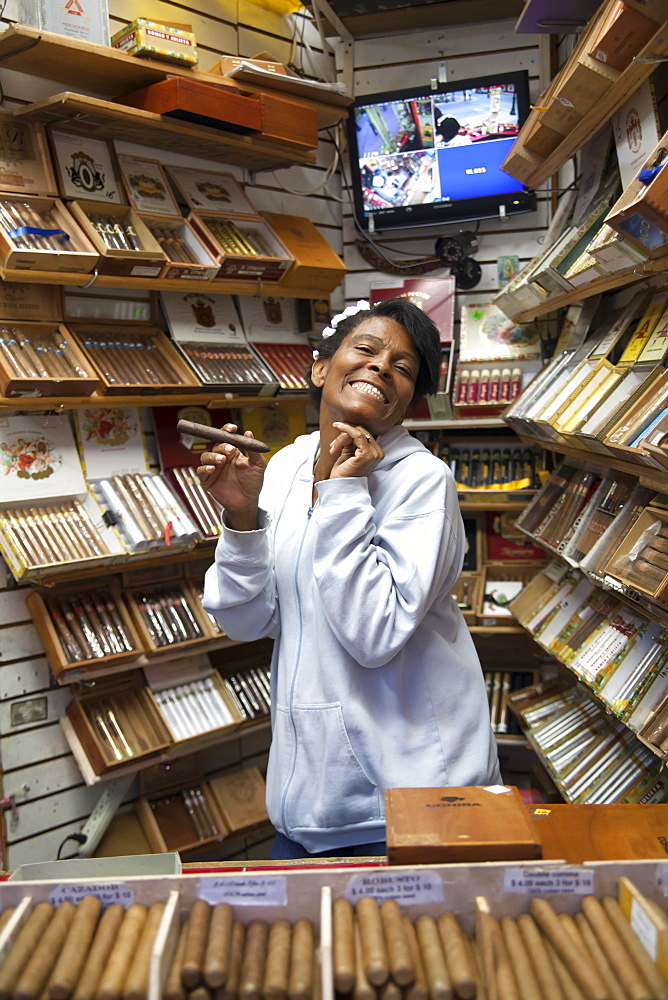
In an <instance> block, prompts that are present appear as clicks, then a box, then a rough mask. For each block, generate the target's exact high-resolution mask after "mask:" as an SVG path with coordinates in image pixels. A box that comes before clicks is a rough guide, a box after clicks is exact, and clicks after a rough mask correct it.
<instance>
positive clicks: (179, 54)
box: [111, 17, 199, 66]
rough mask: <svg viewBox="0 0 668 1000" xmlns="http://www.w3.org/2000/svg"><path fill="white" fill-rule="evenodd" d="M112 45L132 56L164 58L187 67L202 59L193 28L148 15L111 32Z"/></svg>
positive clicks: (166, 60)
mask: <svg viewBox="0 0 668 1000" xmlns="http://www.w3.org/2000/svg"><path fill="white" fill-rule="evenodd" d="M187 27H188V28H189V27H190V26H189V25H188V26H187ZM111 45H112V47H113V48H115V49H121V51H122V52H127V53H128V54H129V55H131V56H145V57H147V58H152V59H164V60H165V62H175V63H180V64H181V65H186V66H195V65H196V64H197V61H198V59H199V56H198V52H197V39H196V38H195V36H194V34H193V33H192V31H189V30H186V27H184V26H179V25H177V24H175V23H172V22H164V21H163V22H160V21H151V20H149V19H148V18H145V17H138V18H136V19H135V20H134V21H130V23H129V24H126V25H125V27H124V28H121V29H120V30H119V31H117V32H116V33H115V34H114V35H112V36H111Z"/></svg>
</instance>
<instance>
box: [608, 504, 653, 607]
mask: <svg viewBox="0 0 668 1000" xmlns="http://www.w3.org/2000/svg"><path fill="white" fill-rule="evenodd" d="M667 542H668V511H667V510H665V509H661V508H660V507H658V506H653V505H650V506H649V507H646V508H645V510H644V511H643V512H642V514H640V516H639V517H638V519H637V520H636V521H635V522H634V523H633V524H632V526H631V527H630V528H629V530H628V532H627V533H626V534H625V536H624V538H623V539H621V540H620V544H619V545H618V547H617V548H616V549H615V551H614V553H613V554H612V556H611V557H610V558H609V559H608V562H607V564H606V567H605V572H606V575H607V576H610V577H613V578H614V579H615V580H619V581H620V582H621V583H622V584H624V585H625V586H626V587H627V588H629V589H630V590H632V591H633V590H635V591H641V593H643V594H647V595H648V596H649V597H651V598H652V600H653V601H654V602H656V603H657V604H659V605H663V604H665V602H666V598H667V597H668V551H665V550H666V549H668V544H666V543H667Z"/></svg>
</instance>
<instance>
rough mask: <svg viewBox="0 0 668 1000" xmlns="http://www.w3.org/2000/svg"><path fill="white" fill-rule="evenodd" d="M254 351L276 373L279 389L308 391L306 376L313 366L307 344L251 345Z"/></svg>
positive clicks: (311, 353)
mask: <svg viewBox="0 0 668 1000" xmlns="http://www.w3.org/2000/svg"><path fill="white" fill-rule="evenodd" d="M253 347H254V348H255V350H256V351H257V352H258V354H260V356H261V357H262V358H263V359H264V361H266V363H267V364H268V365H269V367H270V368H271V370H272V371H274V372H276V375H277V376H278V380H279V382H280V385H281V389H286V390H292V391H304V390H308V387H309V386H308V382H307V381H306V375H307V374H308V372H310V370H311V365H312V364H313V351H312V349H311V348H310V347H309V345H308V344H265V343H261V344H256V343H254V344H253Z"/></svg>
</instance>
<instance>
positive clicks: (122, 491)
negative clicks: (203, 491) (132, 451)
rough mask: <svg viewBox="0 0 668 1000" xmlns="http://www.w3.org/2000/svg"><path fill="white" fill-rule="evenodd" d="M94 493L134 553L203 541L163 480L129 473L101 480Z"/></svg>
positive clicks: (194, 525)
mask: <svg viewBox="0 0 668 1000" xmlns="http://www.w3.org/2000/svg"><path fill="white" fill-rule="evenodd" d="M93 489H94V492H95V495H96V497H97V499H98V502H99V503H100V506H102V507H103V508H104V509H105V510H106V511H107V513H108V516H109V518H110V520H111V522H112V523H113V524H114V525H115V526H116V527H117V528H118V531H119V533H120V534H121V537H122V539H123V542H124V543H125V545H126V546H127V548H128V549H129V550H130V551H131V552H140V551H144V550H146V549H152V548H156V547H158V546H161V545H170V544H172V543H173V542H179V543H182V544H185V543H191V542H193V541H194V540H195V539H197V538H201V532H200V530H199V528H198V527H197V525H196V524H195V522H194V521H193V520H192V518H191V517H190V514H189V513H188V512H187V511H186V509H185V508H184V506H183V505H182V504H181V503H180V501H179V499H178V497H177V496H176V494H175V493H174V491H173V490H172V488H171V487H170V485H169V484H168V483H167V482H166V481H165V480H164V479H163V478H162V476H159V475H151V474H150V473H144V474H141V473H138V472H137V473H126V474H125V475H122V476H112V477H111V479H100V480H98V481H97V482H96V483H94V484H93Z"/></svg>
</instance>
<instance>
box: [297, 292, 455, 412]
mask: <svg viewBox="0 0 668 1000" xmlns="http://www.w3.org/2000/svg"><path fill="white" fill-rule="evenodd" d="M374 316H384V317H387V319H393V320H394V322H395V323H398V324H399V325H400V326H403V328H404V330H405V331H406V333H407V334H408V336H409V337H410V339H411V341H412V342H413V345H414V347H415V348H416V349H417V352H418V354H419V356H420V368H419V371H418V374H417V378H416V380H415V391H414V393H413V399H412V405H413V406H414V405H415V404H416V403H419V401H420V400H421V399H422V398H423V397H424V396H431V395H433V393H435V392H436V391H437V390H438V376H439V372H440V370H441V338H440V335H439V332H438V327H437V326H436V324H435V323H434V321H433V320H431V319H430V318H429V316H427V314H426V313H425V312H423V310H422V309H420V308H419V307H418V306H416V305H413V303H412V302H410V301H409V300H408V299H402V298H396V299H385V300H384V301H383V302H378V303H377V304H376V305H375V306H372V307H371V309H360V311H359V312H357V313H355V314H354V315H353V316H347V317H346V318H345V319H344V320H341V322H340V323H339V324H338V326H337V327H336V329H335V331H334V333H333V334H332V335H331V336H329V337H326V338H324V337H321V338H320V340H319V342H318V343H317V344H316V348H317V351H318V357H321V358H333V357H334V355H335V354H336V352H337V351H338V349H339V347H340V346H341V344H342V343H343V341H344V340H345V338H346V337H347V336H348V334H349V333H352V331H353V330H355V329H356V328H357V327H358V326H359V325H360V324H361V323H364V322H365V321H366V320H367V319H371V318H372V317H374ZM306 381H307V382H308V384H309V389H310V395H311V399H312V400H313V403H314V405H315V406H316V407H319V406H320V399H321V397H322V389H321V388H320V387H319V386H316V385H314V384H313V381H312V380H311V373H310V371H309V372H308V374H307V376H306Z"/></svg>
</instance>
